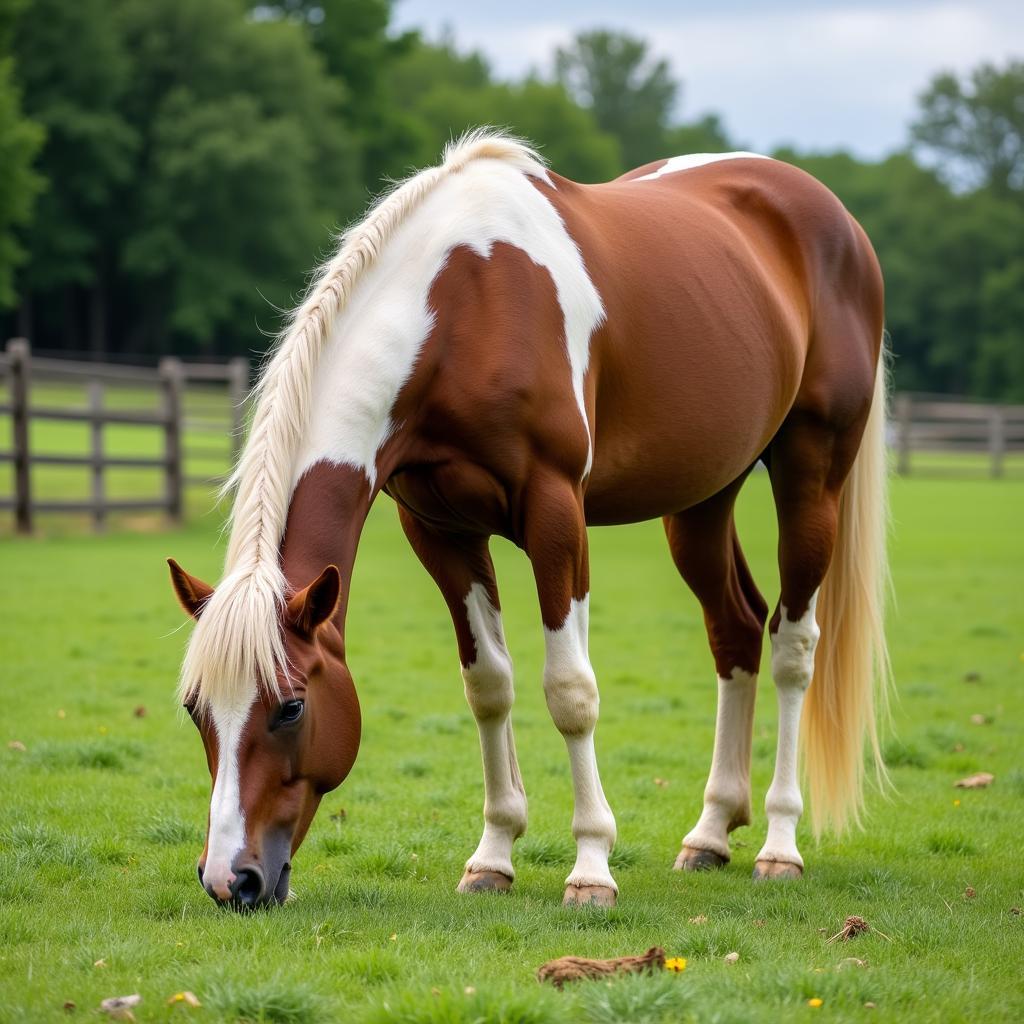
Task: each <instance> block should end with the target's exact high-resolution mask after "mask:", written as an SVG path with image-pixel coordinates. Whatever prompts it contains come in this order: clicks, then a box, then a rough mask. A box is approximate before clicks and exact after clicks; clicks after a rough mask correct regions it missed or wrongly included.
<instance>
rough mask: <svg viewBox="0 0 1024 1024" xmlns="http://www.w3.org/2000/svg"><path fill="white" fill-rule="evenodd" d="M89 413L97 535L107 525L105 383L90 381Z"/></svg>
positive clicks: (93, 517)
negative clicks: (104, 475) (104, 455)
mask: <svg viewBox="0 0 1024 1024" xmlns="http://www.w3.org/2000/svg"><path fill="white" fill-rule="evenodd" d="M89 412H91V413H92V421H91V422H90V423H89V433H90V436H91V439H92V467H91V469H92V524H93V528H94V529H95V530H96V532H97V533H100V532H102V530H103V528H104V526H105V525H106V513H107V509H106V504H105V502H106V496H105V495H104V493H103V381H101V380H91V381H89Z"/></svg>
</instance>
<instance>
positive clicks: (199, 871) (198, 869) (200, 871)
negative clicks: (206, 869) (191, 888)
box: [196, 864, 206, 889]
mask: <svg viewBox="0 0 1024 1024" xmlns="http://www.w3.org/2000/svg"><path fill="white" fill-rule="evenodd" d="M196 874H197V875H199V884H200V885H202V886H203V888H204V889H205V888H206V886H205V884H204V883H203V865H202V864H196Z"/></svg>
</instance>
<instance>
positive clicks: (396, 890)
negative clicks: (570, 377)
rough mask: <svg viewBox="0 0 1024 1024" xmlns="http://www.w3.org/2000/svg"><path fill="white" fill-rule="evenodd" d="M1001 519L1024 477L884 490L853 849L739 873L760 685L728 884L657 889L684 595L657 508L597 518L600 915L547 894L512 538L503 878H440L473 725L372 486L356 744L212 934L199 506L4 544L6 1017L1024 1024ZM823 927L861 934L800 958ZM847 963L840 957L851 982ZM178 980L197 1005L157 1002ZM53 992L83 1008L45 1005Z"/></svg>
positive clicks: (663, 855) (1019, 495)
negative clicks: (657, 950) (585, 974)
mask: <svg viewBox="0 0 1024 1024" xmlns="http://www.w3.org/2000/svg"><path fill="white" fill-rule="evenodd" d="M747 491H748V492H749V493H747V494H746V495H745V497H744V500H743V504H742V506H741V510H740V532H741V536H742V537H743V539H744V544H745V547H746V549H747V552H748V555H749V558H750V561H751V563H752V565H753V567H754V570H755V574H756V576H757V578H758V580H759V582H760V584H761V586H762V589H763V590H764V591H765V593H766V594H770V595H773V594H774V592H775V589H776V586H777V581H776V580H777V578H776V573H775V570H774V567H773V550H774V543H775V539H774V528H773V525H772V519H771V514H770V509H769V499H768V493H767V487H766V481H765V480H764V478H763V477H761V476H755V478H754V479H753V480H752V481H751V483H750V484H749V485H748V488H747ZM1022 510H1024V484H1021V483H1019V482H1016V481H1004V482H1001V483H995V482H991V481H988V480H984V479H977V480H971V481H951V480H939V479H928V480H924V479H911V480H904V481H896V482H895V484H894V512H895V543H894V569H895V578H896V589H897V594H898V608H897V610H896V611H895V612H894V613H893V615H892V617H891V626H890V635H891V640H892V647H893V654H894V660H895V667H896V672H897V677H898V681H899V689H900V694H901V696H900V700H899V702H898V705H897V707H896V710H895V719H896V721H895V730H894V733H893V734H892V735H891V736H890V738H889V739H888V741H887V752H888V755H889V759H890V763H891V764H892V770H893V776H894V779H895V783H896V786H897V792H896V795H895V796H894V797H893V798H892V799H891V800H888V801H887V800H885V799H883V798H881V797H879V796H877V795H873V796H872V797H871V800H870V814H869V818H868V821H867V827H866V829H865V830H864V831H863V832H860V833H855V834H853V835H851V836H849V837H847V838H846V839H843V840H836V839H825V840H823V841H822V842H821V843H820V844H819V845H817V846H816V845H815V844H814V843H813V841H812V840H811V838H810V837H809V835H808V834H807V833H806V830H804V829H801V845H802V850H803V853H804V857H805V859H806V861H807V864H808V873H807V877H806V878H805V879H804V881H803V882H801V883H796V884H782V885H774V886H773V885H761V886H754V885H753V884H752V883H751V881H750V872H751V869H752V867H753V860H754V856H755V854H756V852H757V850H758V848H759V846H760V843H761V841H762V839H763V835H764V828H765V822H764V815H763V813H762V812H761V811H760V805H761V802H762V800H763V796H764V792H765V788H766V787H767V784H768V781H769V779H770V775H771V767H772V755H773V749H774V723H775V708H774V703H775V702H774V695H773V693H772V688H771V685H770V682H768V680H767V679H765V680H763V682H762V693H761V700H760V701H759V704H758V709H757V720H756V726H755V738H754V757H755V763H754V791H755V798H754V803H755V820H754V823H753V825H752V826H751V827H750V828H747V829H742V830H740V831H738V832H737V833H735V840H736V842H735V843H734V859H733V863H732V865H731V866H730V867H729V868H727V869H726V870H725V871H723V872H719V873H716V874H714V875H699V876H692V875H680V874H675V873H673V872H671V871H670V870H669V867H670V865H671V863H672V860H673V858H674V856H675V854H676V852H677V850H678V846H679V840H680V838H681V836H682V835H683V834H684V833H685V832H686V831H687V830H688V828H689V827H690V826H691V825H692V823H693V821H694V820H695V818H696V815H697V813H698V811H699V808H700V801H701V791H702V789H703V784H704V779H705V776H706V773H707V769H708V763H709V758H710V751H711V742H712V728H713V719H714V701H715V687H714V681H713V674H712V669H711V663H710V657H709V655H708V652H707V647H706V642H705V639H704V632H703V625H702V622H701V617H700V611H699V608H698V607H697V605H696V603H695V601H694V600H693V598H692V597H690V596H689V594H688V593H687V592H686V590H685V588H684V587H683V586H682V584H681V583H680V582H679V580H678V578H677V577H676V575H675V573H674V571H673V569H672V567H671V563H670V560H669V558H668V555H667V552H666V550H665V545H664V540H663V538H662V537H661V535H660V527H659V526H658V524H646V525H642V526H636V527H627V528H619V529H615V530H599V531H594V532H593V534H592V563H593V597H592V637H591V653H592V657H593V660H594V664H595V666H596V668H597V672H598V678H599V680H600V683H601V689H602V697H603V701H602V717H601V725H600V727H599V731H598V748H599V756H600V761H601V767H602V774H603V777H604V780H605V788H606V790H607V793H608V797H609V799H610V801H611V804H612V806H613V808H614V809H615V811H616V814H617V818H618V825H619V837H620V838H619V844H620V845H619V847H618V850H617V853H616V856H615V860H614V862H613V863H614V870H615V873H616V877H617V879H618V881H619V885H620V887H621V901H620V905H619V906H618V907H617V908H616V909H614V910H612V911H610V912H601V911H594V910H590V909H584V910H582V911H575V912H568V911H565V910H563V909H562V908H561V907H560V906H559V901H560V898H561V894H562V882H563V879H564V877H565V875H566V873H567V871H568V869H569V867H570V864H571V858H572V846H571V841H570V836H569V821H570V817H571V789H570V783H569V773H568V766H567V763H566V757H565V752H564V747H563V745H562V742H561V740H560V738H559V736H558V735H557V733H556V731H555V730H554V728H553V727H552V726H551V724H550V722H549V720H548V715H547V711H546V709H545V707H544V701H543V694H542V691H541V687H540V675H541V658H542V653H543V644H542V638H541V631H540V628H539V625H540V624H539V616H538V612H537V608H536V601H535V597H534V592H533V585H532V582H531V579H530V574H529V568H528V565H527V564H526V562H525V560H524V559H523V558H522V556H521V555H520V554H519V553H518V552H515V551H514V550H512V549H511V548H509V547H508V546H507V545H503V544H499V545H496V546H495V547H496V561H497V563H498V568H499V579H500V580H501V584H502V596H503V604H504V606H505V618H506V632H507V634H508V636H509V640H510V644H511V648H512V653H513V657H514V658H515V662H516V671H517V690H518V698H517V707H516V712H515V723H516V741H517V745H518V747H519V754H520V762H521V765H522V770H523V776H524V780H525V784H526V788H527V792H528V794H529V798H530V814H531V819H530V831H529V834H528V835H527V836H526V837H524V839H523V840H521V842H520V843H519V844H518V846H517V851H518V853H517V867H518V878H517V880H516V884H515V887H514V891H513V893H512V894H510V895H509V896H499V897H488V896H482V897H461V896H458V895H457V894H456V893H455V892H454V886H455V883H456V882H457V880H458V878H459V876H460V874H461V869H462V863H463V861H464V860H465V858H466V857H467V856H468V855H469V853H470V852H471V851H472V849H473V848H474V846H475V844H476V840H477V838H478V835H479V828H480V807H481V802H482V785H481V777H480V766H479V753H478V750H477V745H476V735H475V727H474V724H473V722H472V719H471V717H470V715H469V713H468V711H467V709H466V707H465V704H464V700H463V697H462V692H461V691H462V687H461V681H460V679H459V676H458V670H457V660H456V654H455V645H454V641H453V637H452V635H451V626H450V623H449V621H448V616H447V612H446V610H445V608H444V605H443V603H442V601H441V599H440V597H439V595H438V594H437V593H436V591H435V590H434V587H433V584H432V583H431V581H430V580H429V578H428V577H427V576H426V575H425V573H424V572H423V571H422V569H421V568H420V567H419V565H418V563H416V562H415V560H414V558H413V556H412V555H411V553H410V552H409V550H408V547H407V545H406V543H405V542H404V540H403V539H402V538H401V535H400V531H399V530H398V527H397V523H396V521H395V515H394V511H393V509H392V508H391V507H390V503H389V502H387V500H386V499H384V500H382V501H381V503H380V506H379V507H378V508H377V509H376V510H375V512H374V514H373V516H372V517H371V521H370V523H369V525H368V527H367V529H366V531H365V534H364V539H363V542H362V546H361V551H360V557H359V560H358V563H357V567H356V574H355V579H354V583H353V597H352V608H351V612H350V622H349V629H348V646H349V660H350V664H351V667H352V669H353V672H354V674H355V678H356V682H357V685H358V687H359V691H360V696H361V699H362V703H363V711H364V719H365V737H364V742H363V748H362V751H361V753H360V757H359V761H358V762H357V764H356V768H355V770H354V772H353V774H352V776H351V777H350V779H349V780H348V782H346V783H345V785H344V786H343V787H342V788H341V789H340V790H338V791H336V792H335V793H332V794H330V795H329V796H328V797H327V798H326V799H325V801H324V805H323V807H322V809H321V811H320V814H319V815H318V817H317V819H316V821H315V823H314V825H313V828H312V830H311V832H310V835H309V837H308V838H307V840H306V843H305V845H304V847H303V849H302V850H301V851H300V853H299V855H298V857H297V858H296V866H295V871H294V874H293V885H294V887H295V890H296V899H295V900H294V902H292V903H290V904H289V905H288V906H287V907H285V908H282V909H278V910H275V911H272V912H265V913H264V912H261V913H258V914H255V915H251V916H249V917H239V916H235V915H232V914H229V913H224V912H221V911H219V910H218V909H217V908H216V907H215V906H214V905H213V903H212V901H211V900H210V899H209V898H208V897H207V896H206V895H205V894H204V893H203V892H202V891H201V889H200V888H199V886H198V884H197V883H196V880H195V873H194V872H195V867H194V865H195V859H196V856H197V855H198V853H199V850H200V847H201V843H202V828H203V825H204V823H205V816H206V808H207V799H208V775H207V771H206V767H205V763H204V759H203V754H202V748H201V744H200V742H199V739H198V737H197V735H196V734H195V730H194V729H193V728H192V726H191V724H190V723H189V722H188V721H187V720H183V717H182V715H181V713H180V712H179V711H178V709H177V708H176V707H175V706H174V703H173V700H172V693H173V688H174V679H175V673H176V670H177V665H178V660H179V657H180V654H181V650H182V646H183V644H184V641H185V635H186V633H185V631H184V629H180V628H179V627H181V619H180V617H179V613H178V611H177V608H176V606H175V604H174V602H173V600H172V598H171V594H170V590H169V587H168V585H167V581H166V578H165V577H166V570H165V567H164V565H163V562H162V558H163V556H165V555H168V554H173V555H175V556H176V557H178V558H179V559H180V560H181V561H182V563H183V564H184V565H185V566H186V567H187V568H188V569H189V570H190V571H192V572H195V573H197V574H199V575H201V576H205V577H206V578H210V579H212V578H215V577H216V575H217V571H218V563H219V559H220V553H221V550H222V549H221V548H220V547H219V546H218V541H217V532H216V524H215V523H214V522H213V521H212V518H211V517H206V518H204V519H201V520H198V521H197V523H196V524H195V525H193V526H192V527H190V528H189V529H186V530H183V531H180V532H177V533H173V534H163V535H154V534H142V533H123V532H122V533H114V532H112V533H110V534H108V535H106V536H103V537H98V538H94V537H88V536H81V535H76V534H74V533H73V532H70V533H68V534H66V535H64V536H57V537H53V536H51V537H50V538H49V539H33V540H27V541H24V540H23V541H13V540H9V539H8V540H4V541H2V542H0V563H2V565H3V581H4V585H3V588H2V592H0V631H2V632H0V644H2V651H3V658H2V662H0V665H2V668H0V672H2V678H3V695H4V701H5V707H4V715H3V731H2V733H0V741H2V742H0V936H2V941H0V993H2V995H0V1021H5V1022H6V1021H32V1022H36V1021H48V1020H66V1019H82V1020H99V1019H100V1017H99V1015H98V1014H97V1013H96V1012H95V1008H96V1007H97V1006H98V1005H99V1002H100V1000H101V999H103V998H105V997H107V996H112V995H123V994H127V993H130V992H139V993H141V994H142V996H143V1002H142V1004H141V1006H139V1007H138V1008H137V1009H136V1011H135V1012H136V1016H137V1018H138V1019H139V1020H140V1021H171V1020H185V1019H189V1020H195V1021H252V1022H274V1024H315V1022H326V1021H335V1020H344V1021H353V1022H357V1024H358V1022H391V1021H408V1022H423V1024H440V1022H446V1024H447V1022H465V1024H469V1022H483V1021H499V1022H507V1024H513V1022H514V1024H533V1022H537V1024H540V1022H568V1021H584V1022H590V1024H611V1022H618V1021H628V1022H644V1021H651V1022H662V1021H680V1020H682V1021H686V1020H699V1021H721V1022H729V1021H750V1020H761V1021H776V1020H780V1019H803V1018H807V1019H814V1017H813V1015H814V1014H817V1015H818V1019H822V1020H824V1019H826V1018H827V1019H830V1020H909V1019H913V1020H923V1021H943V1022H948V1021H961V1020H970V1021H990V1020H991V1021H997V1020H1020V1019H1024V989H1022V986H1021V984H1020V978H1021V968H1022V962H1024V917H1021V916H1019V915H1017V914H1014V913H1013V912H1012V908H1015V907H1016V908H1021V907H1024V892H1022V886H1024V875H1022V873H1021V854H1020V836H1021V828H1022V825H1024V773H1022V770H1021V767H1020V765H1021V760H1020V750H1021V747H1022V741H1024V716H1022V710H1024V707H1022V706H1024V701H1022V698H1021V693H1022V684H1024V660H1022V652H1024V636H1022V622H1024V615H1022V612H1024V596H1022V594H1024V591H1022V588H1021V568H1022V565H1024V559H1022V555H1024V550H1022V548H1024V534H1022V532H1021V529H1020V522H1021V512H1022ZM140 709H142V710H141V713H140ZM974 715H982V716H985V717H984V723H985V724H981V725H976V724H973V723H972V716H974ZM11 741H19V742H20V743H22V744H24V746H25V748H26V749H25V750H24V751H21V750H17V749H10V748H8V743H10V742H11ZM979 770H984V771H991V772H993V773H994V774H995V776H996V781H995V783H994V784H993V786H991V787H990V788H989V789H985V790H978V791H971V790H957V789H954V788H953V782H954V781H955V780H956V779H958V778H960V777H962V776H964V775H967V774H970V773H972V772H974V771H979ZM655 778H659V779H661V780H663V781H664V782H667V785H656V784H655V783H654V779H655ZM342 809H344V811H345V812H346V813H345V814H344V815H343V816H342V815H339V813H338V812H339V811H340V810H342ZM332 815H333V816H334V817H332ZM968 886H971V887H973V889H974V891H975V895H974V896H973V898H970V897H967V896H966V895H965V891H966V889H967V887H968ZM848 914H860V915H862V916H863V917H865V918H867V919H868V921H869V922H871V924H872V925H873V926H874V931H872V932H871V933H869V934H867V935H863V936H860V937H858V938H856V939H854V940H852V941H851V942H850V943H846V944H844V943H839V942H837V943H833V944H831V945H829V944H827V943H826V941H825V940H826V938H827V937H828V936H830V935H833V934H835V932H837V931H839V928H840V927H841V925H842V922H843V919H844V918H845V917H846V916H847V915H848ZM880 933H884V934H885V935H886V936H888V940H887V939H885V938H883V937H882V935H881V934H880ZM655 944H658V945H662V946H664V947H665V948H666V950H667V951H668V953H669V955H673V956H682V957H686V958H687V959H688V961H689V965H688V968H687V970H686V971H685V972H684V973H683V974H679V975H665V976H659V977H650V978H633V979H626V980H623V981H620V982H615V983H612V984H611V985H608V984H605V983H593V984H586V985H580V986H577V987H575V988H571V989H567V990H566V991H564V992H557V991H554V990H553V989H549V988H548V987H546V986H545V987H541V986H539V985H538V984H537V983H536V981H535V980H534V977H533V976H534V971H535V970H536V968H537V967H538V966H539V965H540V964H541V963H542V962H544V961H545V960H547V959H550V958H552V957H555V956H560V955H564V954H576V955H584V956H618V955H622V954H632V953H640V952H643V951H644V950H645V949H646V948H647V947H649V946H651V945H655ZM730 952H738V953H739V954H740V960H739V962H738V963H737V964H735V965H733V966H730V965H727V964H726V963H725V962H724V961H723V957H724V956H725V955H726V954H727V953H730ZM851 956H854V957H857V958H858V959H860V960H863V961H865V962H866V964H867V966H865V967H857V966H844V965H843V961H844V960H845V959H846V958H848V957H851ZM184 989H189V990H191V991H193V992H195V993H196V995H197V996H198V997H199V999H200V1000H201V1002H202V1004H203V1005H202V1007H201V1008H200V1009H189V1008H187V1007H184V1006H181V1005H177V1006H168V1005H167V1004H166V1000H167V998H168V997H169V996H171V995H172V994H173V993H175V992H179V991H181V990H184ZM812 998H816V999H821V1000H823V1005H822V1006H821V1008H819V1009H814V1008H811V1007H809V1006H808V1003H807V1001H808V1000H809V999H812ZM65 1000H72V1001H74V1002H75V1003H76V1004H77V1006H78V1008H79V1009H78V1010H77V1011H76V1014H75V1016H74V1017H72V1018H69V1017H68V1015H67V1014H66V1013H65V1011H64V1010H63V1009H62V1006H63V1004H64V1002H65ZM867 1003H873V1004H875V1007H877V1009H875V1010H871V1009H865V1004H867Z"/></svg>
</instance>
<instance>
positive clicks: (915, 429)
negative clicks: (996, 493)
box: [890, 392, 1024, 477]
mask: <svg viewBox="0 0 1024 1024" xmlns="http://www.w3.org/2000/svg"><path fill="white" fill-rule="evenodd" d="M890 426H891V429H892V432H893V437H892V443H893V446H894V447H895V449H896V471H897V472H898V473H900V474H901V475H902V476H908V475H909V474H910V472H911V456H912V455H913V453H914V452H943V453H948V454H951V455H963V454H981V455H987V456H988V464H989V475H990V476H992V477H1001V476H1002V475H1003V473H1004V470H1005V461H1006V456H1007V455H1012V454H1020V453H1024V405H991V404H984V403H981V402H968V401H965V400H963V399H953V400H951V399H948V398H942V397H939V396H934V395H916V394H913V393H910V392H902V393H900V394H898V395H896V396H895V398H894V399H893V405H892V419H891V424H890Z"/></svg>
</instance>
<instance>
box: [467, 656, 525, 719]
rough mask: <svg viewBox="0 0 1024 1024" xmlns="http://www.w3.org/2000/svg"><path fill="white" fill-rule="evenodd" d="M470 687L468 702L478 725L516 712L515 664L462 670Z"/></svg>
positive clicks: (481, 666) (470, 666) (477, 666)
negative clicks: (513, 665)
mask: <svg viewBox="0 0 1024 1024" xmlns="http://www.w3.org/2000/svg"><path fill="white" fill-rule="evenodd" d="M462 679H463V682H464V683H465V686H466V703H467V704H469V708H470V710H471V711H472V712H473V717H474V718H476V720H477V721H478V722H482V721H487V720H488V719H494V718H504V717H505V716H506V715H507V714H508V713H509V712H510V711H511V710H512V701H513V699H514V697H515V689H514V687H513V685H512V663H511V661H509V660H508V659H506V660H505V663H504V664H501V663H500V662H491V663H489V664H487V665H477V664H473V665H468V666H466V667H465V668H463V670H462Z"/></svg>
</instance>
